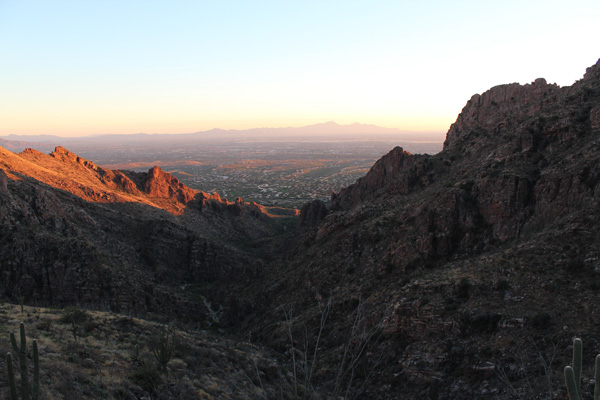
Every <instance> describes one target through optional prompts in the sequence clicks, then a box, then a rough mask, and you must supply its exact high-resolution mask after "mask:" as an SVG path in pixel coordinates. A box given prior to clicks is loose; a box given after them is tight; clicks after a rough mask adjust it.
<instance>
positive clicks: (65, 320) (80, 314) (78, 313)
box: [58, 307, 88, 324]
mask: <svg viewBox="0 0 600 400" xmlns="http://www.w3.org/2000/svg"><path fill="white" fill-rule="evenodd" d="M87 318H88V315H87V313H86V312H85V310H82V309H81V308H77V307H67V308H65V309H64V310H63V312H62V316H61V317H60V318H59V319H58V322H60V323H61V324H71V323H74V324H81V323H83V322H85V321H86V320H87Z"/></svg>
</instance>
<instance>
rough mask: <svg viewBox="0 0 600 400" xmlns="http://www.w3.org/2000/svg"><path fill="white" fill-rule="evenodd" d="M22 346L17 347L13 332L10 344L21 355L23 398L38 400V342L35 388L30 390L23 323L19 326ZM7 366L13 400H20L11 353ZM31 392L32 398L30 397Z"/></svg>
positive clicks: (35, 350)
mask: <svg viewBox="0 0 600 400" xmlns="http://www.w3.org/2000/svg"><path fill="white" fill-rule="evenodd" d="M19 330H20V336H21V345H20V346H19V345H17V340H16V339H15V334H14V333H12V332H11V334H10V342H11V344H12V347H13V350H14V351H15V353H18V354H19V369H20V371H21V398H22V399H23V400H29V399H30V398H31V399H33V400H36V399H37V398H38V393H39V389H40V362H39V357H38V346H37V340H35V339H34V340H33V387H32V388H31V390H30V388H29V379H28V378H27V339H26V338H25V324H23V323H22V322H21V324H20V326H19ZM6 364H7V365H8V368H7V369H8V380H9V385H10V398H11V400H18V396H17V387H16V384H15V374H14V371H13V367H12V356H11V354H10V353H8V354H7V355H6ZM30 392H31V396H30Z"/></svg>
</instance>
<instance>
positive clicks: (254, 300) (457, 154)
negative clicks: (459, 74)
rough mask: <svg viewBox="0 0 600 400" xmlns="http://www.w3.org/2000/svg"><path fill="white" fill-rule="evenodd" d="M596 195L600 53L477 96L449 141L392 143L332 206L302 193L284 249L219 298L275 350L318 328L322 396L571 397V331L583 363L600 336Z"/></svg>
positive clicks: (599, 197)
mask: <svg viewBox="0 0 600 400" xmlns="http://www.w3.org/2000/svg"><path fill="white" fill-rule="evenodd" d="M599 201H600V63H599V64H596V65H595V66H593V67H591V68H588V70H587V72H586V74H585V76H584V78H583V79H582V80H580V81H578V82H577V83H575V84H574V85H573V86H571V87H563V88H560V87H558V86H556V85H550V84H547V83H546V81H544V80H543V79H538V80H536V81H535V82H533V83H532V84H528V85H519V84H510V85H502V86H498V87H494V88H492V89H490V90H488V91H487V92H485V93H483V94H482V95H475V96H473V97H472V98H471V99H470V100H469V102H468V103H467V105H466V106H465V107H464V109H463V110H462V112H461V113H460V115H459V116H458V118H457V120H456V122H455V123H454V124H453V125H452V126H451V128H450V130H449V131H448V134H447V138H446V142H445V145H444V150H443V151H442V152H440V153H439V154H436V155H433V156H429V155H411V154H409V153H406V152H405V151H403V150H402V149H401V148H396V149H393V150H392V151H390V153H389V154H387V155H386V156H384V157H383V158H382V159H380V160H379V161H378V162H377V163H376V164H375V165H374V166H373V167H372V169H371V170H370V172H369V173H368V174H367V175H366V176H365V177H363V178H361V179H359V180H358V181H357V182H356V183H355V184H354V185H352V186H350V187H348V188H346V189H344V190H342V191H341V192H340V193H337V194H334V196H333V198H332V207H331V209H330V210H329V211H328V212H323V211H322V204H318V202H315V203H313V204H312V205H310V206H307V207H305V208H304V209H303V212H304V215H303V216H302V217H301V220H302V221H305V222H306V221H307V223H303V230H302V231H301V232H302V233H301V234H296V237H295V238H293V239H290V240H291V241H290V242H289V243H287V244H286V245H285V247H286V248H287V249H288V251H286V252H283V255H282V257H281V258H280V259H279V260H277V261H276V262H275V263H273V264H271V265H269V268H267V269H266V272H265V273H264V275H263V276H262V277H261V278H260V280H257V281H255V282H254V284H251V285H247V284H245V287H246V288H247V289H246V290H245V293H246V294H247V297H245V298H244V299H243V300H240V299H237V300H236V301H232V300H231V298H227V296H226V294H224V293H222V292H221V296H222V301H223V303H224V304H229V305H230V306H229V308H228V311H229V313H230V314H231V315H232V317H231V318H230V319H229V320H230V321H232V325H233V326H234V328H235V329H241V330H243V331H250V332H252V334H253V337H256V338H257V339H258V340H260V341H262V342H263V343H266V344H268V345H270V346H274V347H276V348H278V349H280V350H282V351H284V350H287V351H291V350H293V349H292V345H293V347H294V348H296V346H297V344H295V341H297V342H299V343H303V342H304V343H310V346H312V345H316V344H317V343H316V342H317V338H319V342H318V350H319V351H318V352H319V354H320V358H319V363H320V364H319V369H318V372H315V374H314V375H313V376H311V379H312V380H313V381H314V382H315V385H317V386H318V387H319V388H320V389H322V390H323V391H325V392H328V393H332V394H339V393H342V392H345V393H346V394H347V395H348V396H350V397H358V398H389V399H394V398H433V399H436V398H439V399H456V398H489V396H490V395H494V396H497V397H500V398H546V397H547V396H548V395H549V392H552V394H551V397H552V396H554V395H556V396H558V397H555V398H564V393H565V392H564V389H563V388H562V386H563V385H562V376H561V373H562V372H561V371H562V368H563V366H564V365H566V364H567V363H568V362H569V355H570V353H569V350H568V348H569V346H570V343H571V340H572V337H573V336H580V337H582V338H584V342H585V343H586V353H585V354H584V356H585V360H586V362H587V366H586V371H585V376H591V372H590V371H589V369H590V368H591V364H592V360H593V356H594V354H595V353H596V352H598V351H599V350H600V336H599V335H598V333H597V332H598V319H597V318H595V316H594V315H595V312H596V311H595V310H598V309H600V297H599V296H598V293H599V291H600V273H599V272H600V247H599V244H598V243H600V207H599ZM309 214H310V217H306V215H309ZM320 218H322V219H320ZM319 219H320V220H319ZM228 290H231V289H228ZM290 315H292V316H293V318H292V321H293V324H292V328H290ZM243 317H245V319H243ZM325 317H326V318H325ZM241 319H242V322H241V323H240V322H239V321H240V320H241ZM290 332H292V333H293V335H292V336H294V337H295V338H296V339H295V340H290ZM305 338H306V341H305ZM310 346H308V348H310ZM296 350H298V348H296ZM301 352H302V351H301ZM303 354H307V353H306V352H304V353H303ZM308 354H310V355H312V353H310V352H308ZM540 357H542V358H543V359H544V360H545V362H546V363H548V362H549V360H550V359H551V358H552V359H553V364H552V365H551V367H550V368H546V369H544V367H543V365H542V364H541V363H540ZM342 360H345V361H342ZM350 360H353V361H351V362H350ZM548 382H550V384H548ZM549 385H550V386H549ZM341 388H344V390H343V391H341ZM346 390H347V391H346ZM560 393H562V394H560ZM561 396H562V397H561Z"/></svg>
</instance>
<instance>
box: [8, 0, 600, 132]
mask: <svg viewBox="0 0 600 400" xmlns="http://www.w3.org/2000/svg"><path fill="white" fill-rule="evenodd" d="M599 21H600V1H598V0H590V1H586V0H570V1H565V0H561V1H553V0H544V1H537V0H534V1H527V0H518V1H512V0H503V1H493V2H492V1H485V0H478V1H425V0H423V1H404V0H395V1H394V0H390V1H378V0H370V1H366V0H363V1H352V0H343V1H329V0H319V1H312V0H303V1H291V0H290V1H288V0H276V1H261V0H247V1H231V0H218V1H215V0H211V1H203V0H195V1H191V0H190V1H179V0H164V1H152V0H144V1H142V0H140V1H131V0H129V1H128V0H114V1H113V0H72V1H61V0H52V1H50V0H37V1H34V0H0V135H7V134H11V133H14V134H56V135H61V136H82V135H89V134H103V133H138V132H146V133H182V132H195V131H199V130H206V129H211V128H224V129H231V128H235V129H244V128H254V127H266V126H269V127H283V126H302V125H308V124H314V123H319V122H325V121H329V120H334V121H336V122H338V123H341V124H347V123H353V122H360V123H366V124H376V125H380V126H384V127H393V128H400V129H406V130H430V131H431V130H436V131H443V132H445V131H446V130H447V129H448V127H449V125H450V124H451V123H452V122H454V120H455V119H456V116H457V114H458V113H459V112H460V110H461V109H462V107H463V106H464V105H465V104H466V102H467V100H468V99H469V98H470V97H471V95H473V94H474V93H481V92H483V91H485V90H487V89H488V88H490V87H492V86H495V85H498V84H502V83H511V82H520V83H529V82H532V81H533V80H535V79H536V78H538V77H544V78H546V79H547V80H548V82H550V83H553V82H556V83H558V84H559V85H561V86H564V85H571V84H572V83H573V82H574V81H576V80H578V79H580V78H581V77H582V76H583V74H584V73H585V68H586V67H589V66H591V65H593V64H595V63H596V61H597V60H598V58H600V44H599V43H600V42H598V39H599V38H600V32H599V30H598V26H599Z"/></svg>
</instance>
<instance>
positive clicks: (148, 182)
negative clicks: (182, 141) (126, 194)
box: [142, 166, 196, 204]
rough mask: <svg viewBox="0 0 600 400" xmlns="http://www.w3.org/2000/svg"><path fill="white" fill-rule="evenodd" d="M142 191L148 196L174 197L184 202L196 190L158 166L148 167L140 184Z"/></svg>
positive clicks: (188, 199) (193, 195)
mask: <svg viewBox="0 0 600 400" xmlns="http://www.w3.org/2000/svg"><path fill="white" fill-rule="evenodd" d="M142 191H143V192H144V193H145V194H147V195H148V196H150V197H162V198H166V199H176V200H177V201H179V202H180V203H183V204H186V203H187V202H189V201H191V200H192V199H193V198H194V197H195V196H196V191H194V190H192V189H190V188H188V187H187V186H185V185H184V184H183V183H181V182H179V179H177V178H175V177H174V176H173V175H171V174H167V173H166V172H164V171H163V170H162V169H160V168H159V167H158V166H155V167H153V168H152V169H150V170H149V171H148V173H147V175H146V178H145V180H144V182H143V184H142Z"/></svg>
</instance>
